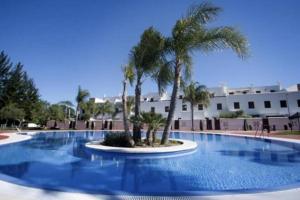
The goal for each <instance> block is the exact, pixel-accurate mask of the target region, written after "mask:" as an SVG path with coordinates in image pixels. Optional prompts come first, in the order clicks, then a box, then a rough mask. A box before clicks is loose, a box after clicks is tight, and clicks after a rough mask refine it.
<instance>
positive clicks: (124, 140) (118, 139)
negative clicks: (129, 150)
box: [102, 132, 133, 147]
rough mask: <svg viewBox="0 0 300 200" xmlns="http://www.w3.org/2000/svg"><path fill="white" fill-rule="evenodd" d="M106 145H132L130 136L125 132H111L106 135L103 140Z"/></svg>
mask: <svg viewBox="0 0 300 200" xmlns="http://www.w3.org/2000/svg"><path fill="white" fill-rule="evenodd" d="M102 144H103V145H105V146H113V147H132V146H133V145H132V143H130V136H129V135H128V134H126V133H124V132H110V133H107V134H106V135H105V138H104V141H103V142H102Z"/></svg>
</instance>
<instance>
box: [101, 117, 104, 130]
mask: <svg viewBox="0 0 300 200" xmlns="http://www.w3.org/2000/svg"><path fill="white" fill-rule="evenodd" d="M103 120H104V114H102V118H101V123H102V124H101V129H102V130H104V124H103Z"/></svg>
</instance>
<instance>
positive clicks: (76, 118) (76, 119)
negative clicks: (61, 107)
mask: <svg viewBox="0 0 300 200" xmlns="http://www.w3.org/2000/svg"><path fill="white" fill-rule="evenodd" d="M78 109H79V104H77V107H76V113H75V123H74V127H73V129H76V125H77V121H78Z"/></svg>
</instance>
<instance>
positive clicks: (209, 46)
mask: <svg viewBox="0 0 300 200" xmlns="http://www.w3.org/2000/svg"><path fill="white" fill-rule="evenodd" d="M220 11H221V9H220V8H219V7H216V6H213V5H212V4H210V3H207V2H204V3H201V4H199V5H194V6H192V7H190V9H189V10H188V12H187V15H186V16H185V17H182V18H181V19H180V20H178V21H177V22H176V24H175V26H174V27H173V30H172V36H171V37H169V38H166V44H165V45H166V51H167V52H168V55H169V57H168V58H170V61H169V62H170V63H172V65H171V66H172V69H173V74H174V80H173V89H172V95H171V102H170V111H169V113H168V117H167V122H166V125H165V128H164V132H163V136H162V141H161V142H162V144H166V143H167V142H168V138H169V132H170V128H171V123H172V121H173V117H174V112H175V107H176V100H177V94H178V90H179V87H180V80H181V77H182V78H185V79H187V78H189V77H190V75H191V68H192V56H191V55H192V53H195V52H196V51H200V52H205V53H207V52H210V51H213V50H220V49H226V48H231V49H232V50H233V51H234V52H236V53H237V55H238V56H239V57H241V58H244V57H245V56H246V55H247V52H248V48H247V46H248V45H247V40H246V38H245V37H244V36H243V35H242V34H241V33H240V32H239V31H237V30H236V29H234V28H232V27H229V26H222V27H216V28H209V27H207V25H208V23H209V22H211V21H213V20H214V19H215V18H216V16H217V15H218V14H219V12H220ZM182 73H183V76H182V75H181V74H182Z"/></svg>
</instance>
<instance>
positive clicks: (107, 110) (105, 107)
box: [97, 101, 114, 130]
mask: <svg viewBox="0 0 300 200" xmlns="http://www.w3.org/2000/svg"><path fill="white" fill-rule="evenodd" d="M113 112H114V106H113V104H112V103H110V102H109V101H106V102H104V103H100V104H99V105H98V113H97V115H101V121H102V130H103V129H104V116H105V115H106V114H113Z"/></svg>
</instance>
